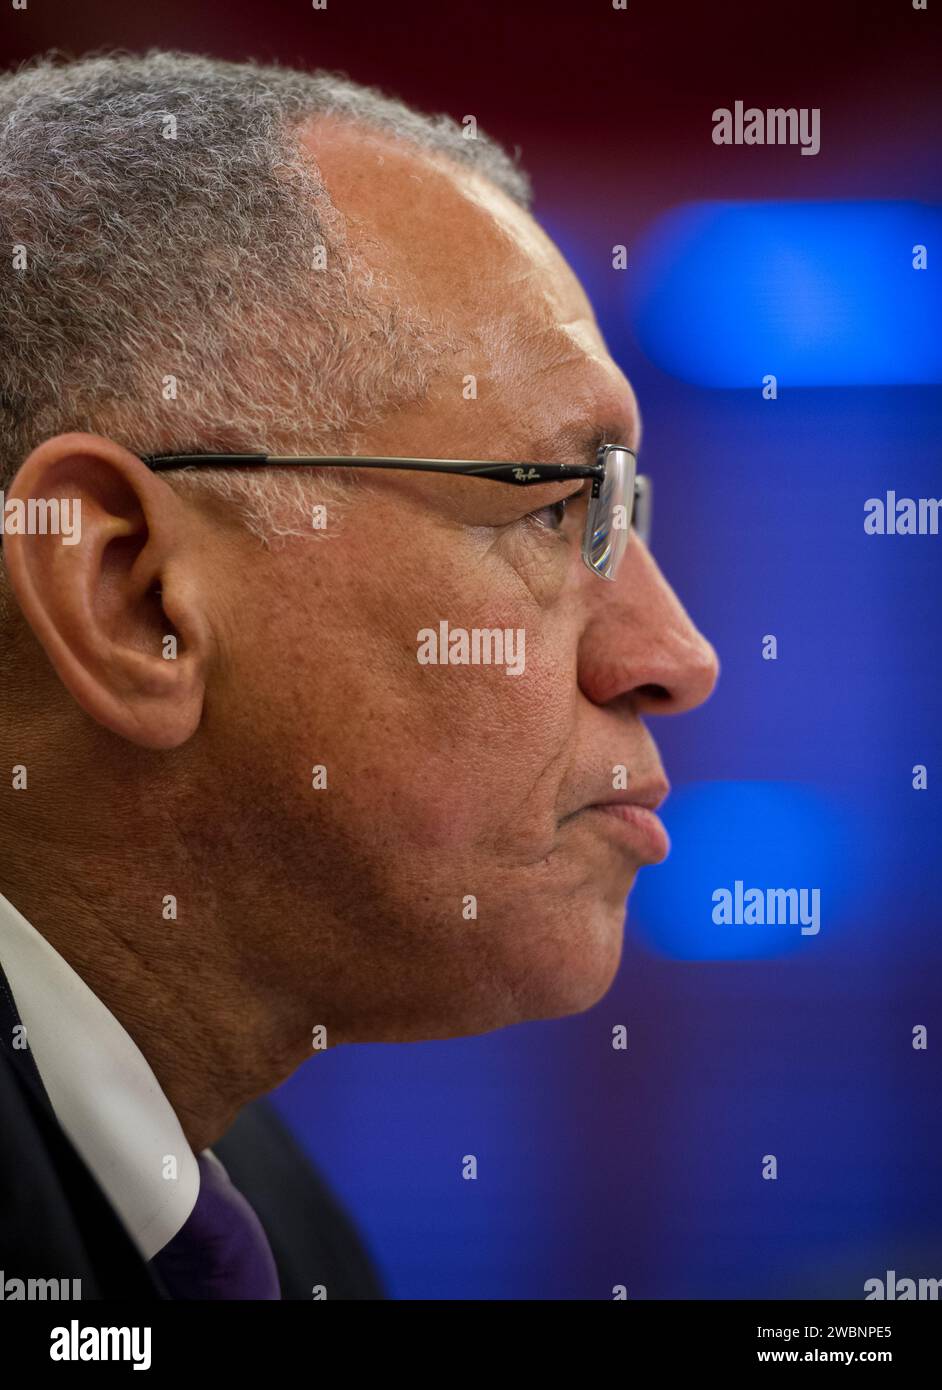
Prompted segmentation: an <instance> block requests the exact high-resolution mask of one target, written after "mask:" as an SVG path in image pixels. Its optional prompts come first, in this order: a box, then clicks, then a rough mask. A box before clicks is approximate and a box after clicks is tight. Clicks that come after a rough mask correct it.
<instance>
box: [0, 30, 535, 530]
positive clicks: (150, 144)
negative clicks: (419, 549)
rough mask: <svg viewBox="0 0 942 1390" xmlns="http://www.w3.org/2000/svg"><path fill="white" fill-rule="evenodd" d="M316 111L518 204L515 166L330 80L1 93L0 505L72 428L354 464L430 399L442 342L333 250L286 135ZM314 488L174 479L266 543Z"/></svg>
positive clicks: (42, 69) (360, 267)
mask: <svg viewBox="0 0 942 1390" xmlns="http://www.w3.org/2000/svg"><path fill="white" fill-rule="evenodd" d="M317 116H338V117H341V118H343V119H347V120H349V121H351V122H354V123H357V124H360V125H364V126H367V127H370V128H373V129H378V130H379V131H381V132H385V133H388V134H390V135H392V136H393V137H395V138H396V139H400V140H403V141H407V142H411V143H413V144H415V145H418V146H420V147H422V148H425V149H428V150H431V151H436V152H439V153H441V154H444V155H446V156H448V157H450V158H451V159H452V160H454V161H455V162H458V163H460V164H465V165H473V166H476V167H477V168H478V169H479V170H480V171H481V172H482V173H483V174H484V175H485V176H486V177H488V178H489V179H490V180H491V181H492V182H494V183H495V184H496V185H498V187H500V188H501V189H503V190H504V192H506V193H507V194H508V195H509V196H510V197H511V198H513V199H514V200H515V201H517V202H518V203H520V204H521V205H522V206H524V207H529V202H530V190H529V183H528V180H527V177H526V175H525V174H524V173H523V172H522V170H521V169H520V168H519V167H518V164H517V162H516V159H517V155H515V156H514V158H511V157H510V156H509V155H508V154H506V153H505V152H504V151H503V150H502V149H501V148H500V147H499V146H498V145H497V144H495V143H494V142H492V141H491V140H489V139H488V138H487V137H486V136H485V135H484V134H483V133H482V132H478V133H477V138H475V139H466V138H464V134H465V132H464V131H463V129H462V127H461V126H459V125H458V124H457V123H456V122H455V121H454V120H452V119H451V118H450V117H448V116H444V115H440V116H426V115H422V114H420V113H418V112H415V111H413V110H411V109H410V108H409V107H407V106H405V105H404V104H403V103H402V102H400V101H397V100H395V99H393V98H390V97H387V96H385V95H383V94H382V93H380V92H379V91H377V90H375V89H372V88H368V87H362V86H359V85H357V84H356V83H354V82H351V81H350V80H349V79H347V78H346V77H345V76H343V75H341V74H333V73H325V72H315V73H313V74H308V73H302V72H298V71H294V70H292V69H288V68H280V67H275V66H260V65H258V64H255V63H230V62H223V61H219V60H216V59H211V58H202V57H197V56H194V55H191V54H185V53H173V52H160V51H151V52H148V53H147V54H145V55H144V56H142V57H138V56H130V55H124V54H114V55H106V56H92V57H88V58H84V59H80V60H78V61H72V62H68V63H66V64H64V65H63V64H61V63H60V62H58V61H56V59H55V58H54V57H52V58H43V59H40V60H39V61H37V62H35V63H33V64H30V65H28V66H26V67H24V68H21V69H19V70H18V71H15V72H12V73H7V74H3V75H0V244H2V246H3V253H2V254H3V258H4V260H5V262H6V264H5V266H4V267H3V269H2V270H0V339H2V341H3V350H2V352H0V487H3V486H4V485H5V484H7V483H9V481H10V479H11V478H12V476H13V474H14V473H15V472H16V470H17V468H18V467H19V465H20V464H21V463H22V461H23V459H24V458H25V457H26V456H27V455H28V453H29V452H30V450H31V449H32V448H34V447H35V446H36V445H37V444H38V443H39V442H41V441H42V440H43V439H45V438H48V437H50V436H52V435H55V434H59V433H62V432H64V431H68V430H83V431H90V432H92V433H96V434H104V435H107V436H109V437H110V438H113V439H115V440H116V441H117V442H118V443H121V444H123V445H125V446H126V447H128V448H130V449H132V450H134V451H135V452H137V453H157V452H167V453H171V452H172V453H181V452H183V453H185V452H193V453H197V452H202V453H206V452H209V453H213V452H252V451H262V450H267V451H269V452H273V453H274V452H279V453H292V452H295V453H320V452H331V451H333V452H355V450H352V449H350V448H349V444H350V440H351V437H354V432H355V431H357V430H359V429H362V428H364V427H365V425H366V424H368V423H369V422H370V421H371V420H374V419H376V418H380V417H381V416H382V414H383V413H384V412H385V411H386V410H387V409H389V408H391V407H392V406H394V405H395V404H399V403H403V402H405V401H409V400H416V399H422V398H423V396H424V394H425V392H426V391H427V389H428V385H429V382H430V379H431V376H432V375H433V373H434V370H435V367H436V365H437V364H439V365H440V354H441V352H442V351H443V349H445V350H447V349H453V348H454V347H455V346H456V345H455V344H454V342H453V341H452V340H451V338H450V335H449V333H448V331H447V329H446V327H445V326H444V325H443V324H436V323H432V322H430V321H427V320H426V319H424V318H423V316H421V315H420V314H418V312H417V311H414V310H409V309H408V308H406V307H404V306H402V305H400V304H399V303H397V300H396V294H395V290H394V288H391V287H389V286H387V285H384V284H383V283H382V282H381V280H380V279H379V278H378V277H377V276H376V275H374V274H373V273H372V272H371V271H370V269H369V267H368V266H367V265H366V264H365V263H364V262H363V261H362V259H361V258H360V256H359V255H358V254H357V253H356V252H355V251H353V250H352V249H351V248H350V247H349V246H348V244H347V242H346V239H345V227H344V220H343V217H342V216H341V214H340V213H339V212H338V210H337V208H336V207H335V206H334V205H333V203H332V202H331V199H330V196H329V194H328V192H327V190H326V188H325V186H324V184H323V181H322V180H321V178H320V175H319V171H318V169H317V166H316V163H315V162H314V160H313V158H312V157H311V155H310V154H309V153H308V152H307V151H306V150H304V149H303V147H302V146H300V144H299V142H298V141H297V139H296V133H297V131H298V128H299V127H300V126H301V125H302V124H303V123H304V122H306V121H307V120H308V119H309V118H312V117H317ZM318 260H319V265H318V266H316V265H315V262H316V261H318ZM344 443H346V444H347V446H348V447H347V448H342V447H341V446H342V445H343V444H344ZM279 474H282V475H283V476H282V477H279V476H278V475H279ZM306 476H307V474H306V470H305V473H304V474H303V475H302V479H299V478H298V476H297V474H295V475H294V476H293V477H292V474H291V471H290V470H265V471H264V473H263V474H262V475H253V474H252V473H250V472H249V471H243V470H231V471H228V472H227V471H225V470H209V471H204V470H200V471H199V472H198V473H173V474H169V475H167V477H168V481H171V482H172V485H174V486H177V487H180V488H186V487H191V486H195V487H203V488H208V489H210V490H212V491H214V492H215V493H217V494H218V495H221V496H223V497H225V498H227V499H228V500H230V501H233V502H235V503H237V504H238V505H239V507H240V511H241V515H242V518H243V520H245V521H246V522H247V523H248V524H249V525H250V526H251V528H252V529H253V530H254V531H255V532H256V534H258V535H260V536H264V535H265V534H266V532H267V531H268V530H270V528H271V526H272V524H273V521H274V515H275V513H274V510H273V505H274V502H275V501H276V500H277V501H279V502H280V503H283V502H284V500H285V491H284V488H283V486H282V484H283V482H284V481H285V479H286V478H291V482H292V484H293V491H294V498H295V500H296V501H299V500H301V491H300V489H301V485H302V481H303V477H306Z"/></svg>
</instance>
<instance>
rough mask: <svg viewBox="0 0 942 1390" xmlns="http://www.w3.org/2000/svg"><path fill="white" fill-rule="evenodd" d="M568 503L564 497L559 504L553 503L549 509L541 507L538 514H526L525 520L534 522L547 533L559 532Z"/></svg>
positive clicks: (567, 499)
mask: <svg viewBox="0 0 942 1390" xmlns="http://www.w3.org/2000/svg"><path fill="white" fill-rule="evenodd" d="M568 501H569V498H568V497H564V498H563V499H562V501H561V502H553V503H552V505H551V506H549V507H541V508H540V510H539V511H538V512H528V513H527V520H528V521H535V522H536V524H537V525H538V526H544V527H545V528H546V529H547V530H548V531H559V530H560V529H561V528H562V524H563V521H564V520H565V517H566V504H567V503H568Z"/></svg>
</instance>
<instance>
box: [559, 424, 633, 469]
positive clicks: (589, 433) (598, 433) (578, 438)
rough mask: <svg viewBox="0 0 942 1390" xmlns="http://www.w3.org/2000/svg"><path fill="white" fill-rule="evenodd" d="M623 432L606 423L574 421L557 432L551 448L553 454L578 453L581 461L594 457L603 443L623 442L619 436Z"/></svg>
mask: <svg viewBox="0 0 942 1390" xmlns="http://www.w3.org/2000/svg"><path fill="white" fill-rule="evenodd" d="M622 433H623V432H622V431H621V430H614V429H611V428H610V427H609V426H606V425H600V424H597V423H594V422H589V423H586V422H585V421H584V420H583V421H574V422H573V423H571V424H568V425H563V426H562V427H561V428H560V429H558V430H557V431H556V432H555V434H554V435H553V436H552V438H551V439H550V441H549V443H550V449H551V451H552V454H553V455H560V454H566V453H569V454H574V455H578V456H579V459H580V461H582V460H583V459H585V458H589V459H594V457H595V455H596V454H597V453H598V451H599V449H600V448H601V446H602V445H603V444H620V443H622V442H623V440H622V439H620V438H619V435H621V434H622ZM547 461H548V462H549V460H547Z"/></svg>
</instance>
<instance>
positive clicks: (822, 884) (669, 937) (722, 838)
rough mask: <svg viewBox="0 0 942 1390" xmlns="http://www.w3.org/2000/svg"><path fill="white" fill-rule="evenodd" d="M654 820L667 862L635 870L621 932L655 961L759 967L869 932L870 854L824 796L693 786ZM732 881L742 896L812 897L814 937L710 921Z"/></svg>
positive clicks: (796, 788) (784, 787)
mask: <svg viewBox="0 0 942 1390" xmlns="http://www.w3.org/2000/svg"><path fill="white" fill-rule="evenodd" d="M663 817H664V822H665V824H666V825H667V828H668V830H669V832H670V836H671V853H670V856H669V857H668V859H667V860H666V861H665V863H664V864H663V865H659V866H658V867H656V868H653V869H651V868H649V869H644V870H643V871H642V872H641V874H640V875H639V877H638V882H637V885H636V887H635V890H634V892H633V894H632V896H631V901H630V904H629V930H631V931H632V932H633V933H634V934H635V936H636V937H638V938H639V939H640V940H642V941H644V942H645V944H647V945H648V946H649V947H650V948H651V949H653V950H654V951H656V952H657V953H658V954H662V955H666V956H670V957H672V958H674V959H675V960H762V959H768V958H770V957H773V956H774V957H778V956H787V955H792V954H794V953H795V952H807V951H817V950H820V949H821V947H822V946H824V947H827V946H828V944H829V943H830V942H831V941H832V940H833V937H834V935H835V933H838V932H840V933H843V932H845V931H846V930H847V929H848V927H850V926H852V927H853V929H854V930H855V931H857V932H865V931H866V930H868V928H869V927H870V924H869V923H868V922H867V913H866V899H867V892H868V891H869V890H870V889H871V888H872V887H873V884H872V873H873V870H872V865H873V855H872V854H871V853H870V850H871V846H870V844H869V842H868V837H867V836H866V835H865V834H863V833H862V832H861V827H860V825H859V824H858V823H857V818H856V817H855V816H854V815H853V814H852V812H851V811H850V808H848V807H846V806H842V805H841V804H840V802H835V801H834V800H833V799H832V798H831V797H830V796H825V795H823V794H822V793H820V792H819V791H817V790H816V789H813V788H809V787H807V786H805V785H803V784H799V783H794V782H698V783H693V784H691V785H689V786H686V787H680V788H678V789H677V790H676V791H674V792H673V793H672V794H671V796H670V798H669V800H668V802H667V804H666V805H665V808H664V813H663ZM737 880H738V881H739V882H740V883H741V884H742V896H743V897H745V894H746V892H748V890H750V889H761V890H763V892H765V891H766V890H768V889H770V888H785V889H788V888H795V889H802V888H804V889H807V890H813V889H817V890H818V892H819V894H820V897H819V903H820V914H819V930H818V932H817V933H816V934H815V933H812V932H811V931H810V930H809V931H808V932H806V933H805V934H802V928H801V924H800V923H796V924H794V925H788V924H783V923H776V924H773V925H770V924H769V923H768V922H766V923H764V924H762V925H760V924H758V923H755V922H752V923H750V922H748V921H743V922H739V923H736V922H734V923H729V924H720V923H717V922H715V921H714V919H713V913H714V906H715V905H716V904H714V898H713V895H714V893H715V892H716V890H718V889H726V890H728V891H729V892H730V893H731V894H734V893H735V884H736V882H737ZM766 901H767V900H766ZM806 902H807V903H809V904H810V902H811V899H810V897H809V898H807V899H806ZM739 915H741V916H746V914H745V912H743V913H741V914H739Z"/></svg>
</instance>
